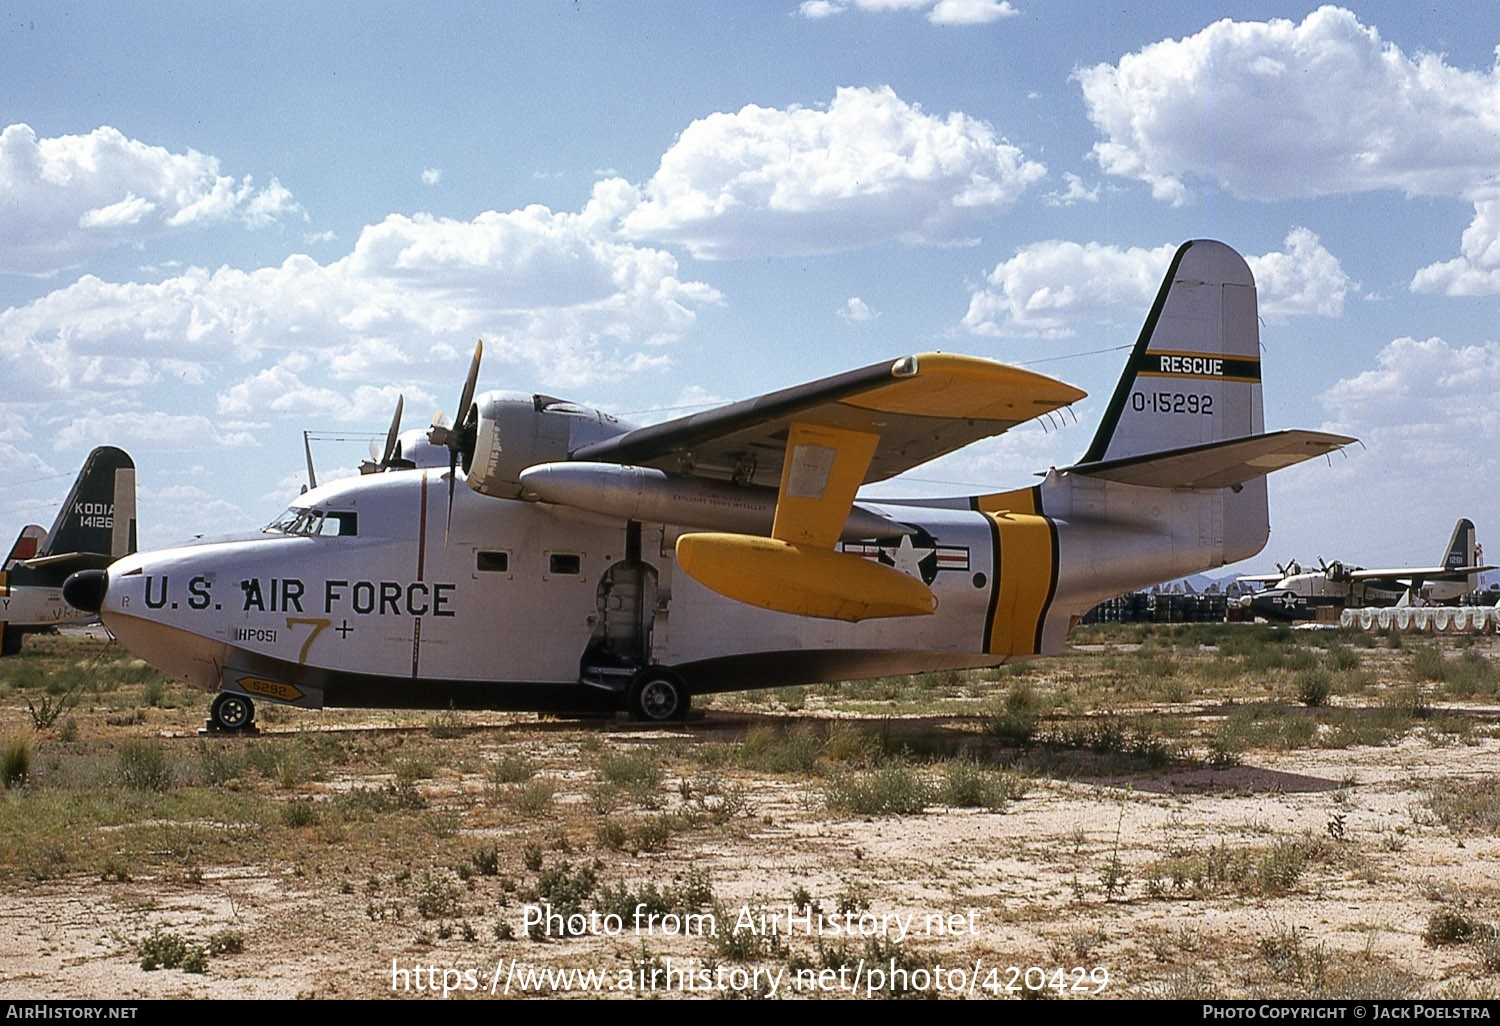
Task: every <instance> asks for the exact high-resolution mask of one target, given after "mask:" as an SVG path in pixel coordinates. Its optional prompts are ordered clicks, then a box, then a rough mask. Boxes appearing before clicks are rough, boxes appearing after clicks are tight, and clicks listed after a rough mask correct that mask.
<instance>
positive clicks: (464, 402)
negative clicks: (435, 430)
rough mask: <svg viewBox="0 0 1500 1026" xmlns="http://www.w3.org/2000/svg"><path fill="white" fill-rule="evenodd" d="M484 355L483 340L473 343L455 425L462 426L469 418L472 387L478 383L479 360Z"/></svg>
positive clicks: (472, 396)
mask: <svg viewBox="0 0 1500 1026" xmlns="http://www.w3.org/2000/svg"><path fill="white" fill-rule="evenodd" d="M483 355H484V339H479V340H478V341H476V342H475V343H474V359H472V360H470V361H469V376H468V377H467V378H465V379H464V393H463V396H462V397H461V398H460V399H459V400H458V412H457V413H455V414H454V420H455V423H457V424H458V425H460V426H462V425H463V423H464V421H465V420H466V419H467V418H468V416H469V404H470V403H472V402H473V401H474V386H475V384H477V383H478V381H479V358H480V357H481V356H483Z"/></svg>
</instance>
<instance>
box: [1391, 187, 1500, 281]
mask: <svg viewBox="0 0 1500 1026" xmlns="http://www.w3.org/2000/svg"><path fill="white" fill-rule="evenodd" d="M1459 251H1460V255H1459V256H1457V257H1455V258H1454V259H1452V260H1446V261H1442V262H1439V263H1435V264H1428V265H1427V266H1426V267H1424V268H1422V269H1421V270H1419V271H1418V272H1417V273H1416V275H1414V276H1413V277H1412V280H1411V290H1412V291H1413V292H1442V293H1446V294H1447V295H1450V296H1489V295H1494V294H1495V293H1496V292H1500V189H1490V190H1484V191H1483V192H1482V193H1481V194H1479V195H1478V196H1476V197H1475V201H1474V220H1472V221H1470V222H1469V227H1467V228H1465V229H1464V234H1463V240H1462V241H1461V243H1460V245H1459Z"/></svg>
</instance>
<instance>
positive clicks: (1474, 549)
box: [1443, 517, 1479, 580]
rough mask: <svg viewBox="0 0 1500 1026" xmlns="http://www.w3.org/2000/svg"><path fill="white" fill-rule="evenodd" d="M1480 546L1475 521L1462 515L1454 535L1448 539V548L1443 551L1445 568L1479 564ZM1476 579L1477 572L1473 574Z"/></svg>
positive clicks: (1454, 529)
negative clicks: (1475, 530)
mask: <svg viewBox="0 0 1500 1026" xmlns="http://www.w3.org/2000/svg"><path fill="white" fill-rule="evenodd" d="M1478 549H1479V546H1478V545H1477V544H1476V543H1475V540H1474V521H1472V520H1470V519H1468V518H1467V517H1460V518H1459V521H1458V523H1456V524H1454V525H1453V537H1451V538H1449V539H1448V549H1447V551H1446V552H1444V553H1443V568H1444V569H1445V570H1459V569H1462V568H1463V567H1466V566H1478V565H1479V551H1478ZM1471 576H1473V577H1474V578H1475V579H1476V580H1477V579H1478V575H1477V574H1473V575H1471Z"/></svg>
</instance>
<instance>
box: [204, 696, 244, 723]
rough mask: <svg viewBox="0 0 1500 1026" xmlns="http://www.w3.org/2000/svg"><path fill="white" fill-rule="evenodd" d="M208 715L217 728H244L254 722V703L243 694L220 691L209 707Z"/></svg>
mask: <svg viewBox="0 0 1500 1026" xmlns="http://www.w3.org/2000/svg"><path fill="white" fill-rule="evenodd" d="M208 716H209V720H210V722H212V724H213V725H214V727H215V728H217V729H219V730H244V729H245V728H246V727H248V726H250V724H252V723H254V722H255V703H254V702H252V701H250V699H248V698H246V697H245V696H244V695H234V694H230V693H229V692H228V691H222V692H220V693H219V696H218V697H217V698H215V699H214V703H213V705H212V706H210V707H209V710H208Z"/></svg>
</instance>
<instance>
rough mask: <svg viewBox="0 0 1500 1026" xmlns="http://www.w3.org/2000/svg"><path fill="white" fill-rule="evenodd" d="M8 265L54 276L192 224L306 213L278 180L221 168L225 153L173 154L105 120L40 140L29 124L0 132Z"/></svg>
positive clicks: (0, 222)
mask: <svg viewBox="0 0 1500 1026" xmlns="http://www.w3.org/2000/svg"><path fill="white" fill-rule="evenodd" d="M0 195H3V196H4V197H5V216H4V217H3V218H0V273H8V274H27V275H48V274H52V273H55V272H57V271H59V270H61V269H63V268H66V267H74V266H77V265H79V264H82V263H84V262H85V261H87V260H88V259H89V258H90V257H92V256H94V255H96V254H98V253H101V252H103V251H105V250H108V249H111V248H113V247H116V246H124V245H131V244H135V243H139V242H142V241H144V240H146V239H148V238H152V237H155V236H159V235H163V234H166V233H168V232H172V231H176V230H179V229H183V228H188V227H196V226H201V225H208V224H215V223H220V222H226V221H232V222H238V223H240V224H242V225H245V226H247V227H252V228H255V227H261V226H263V225H266V224H270V223H271V222H273V221H277V220H280V219H282V218H286V217H291V216H296V215H300V214H301V212H302V211H301V208H300V207H298V206H297V204H296V202H295V201H294V200H293V199H292V195H291V193H290V192H288V191H287V190H286V189H285V188H283V187H282V185H281V183H280V182H278V181H276V180H275V179H272V180H271V183H270V184H269V185H268V186H266V187H264V188H256V187H255V185H254V183H253V181H252V180H251V179H250V178H249V177H248V176H247V177H244V178H241V179H238V180H237V179H234V178H231V177H229V176H227V175H223V174H220V173H219V162H218V160H217V159H215V158H213V157H210V156H206V155H204V154H202V153H198V152H196V151H194V150H189V151H188V152H186V153H171V152H169V151H168V150H166V149H164V148H162V147H159V146H148V145H147V144H145V143H143V142H138V141H136V140H134V139H128V138H126V137H125V136H124V135H123V134H121V133H120V132H119V131H117V130H115V129H113V128H110V127H108V126H104V127H101V128H97V129H95V130H94V131H92V132H90V133H89V134H88V135H65V136H58V137H57V138H53V139H39V138H37V134H36V132H35V131H33V130H32V129H31V127H30V126H29V125H24V124H13V125H10V126H8V127H6V128H5V130H4V131H3V132H0Z"/></svg>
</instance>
